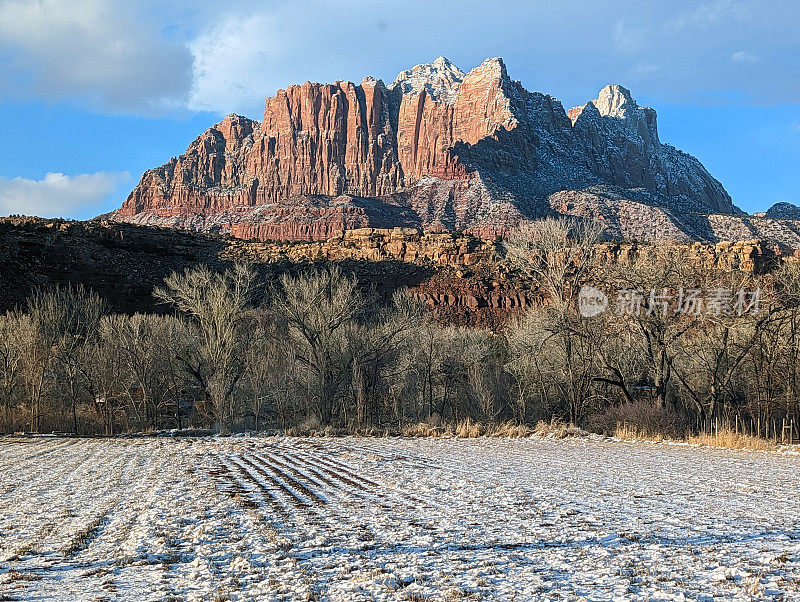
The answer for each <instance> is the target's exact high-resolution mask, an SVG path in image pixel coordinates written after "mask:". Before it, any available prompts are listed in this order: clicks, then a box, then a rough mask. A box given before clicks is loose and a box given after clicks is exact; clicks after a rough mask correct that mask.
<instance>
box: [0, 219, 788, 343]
mask: <svg viewBox="0 0 800 602" xmlns="http://www.w3.org/2000/svg"><path fill="white" fill-rule="evenodd" d="M688 248H689V250H690V253H691V256H692V257H694V258H695V259H696V260H697V261H698V262H700V263H702V264H704V265H706V266H709V267H719V268H725V269H732V268H740V269H743V270H747V271H754V272H758V273H763V272H766V271H768V270H769V269H771V268H772V267H774V265H775V261H776V257H777V256H778V253H777V252H776V250H774V249H771V248H769V247H766V246H764V245H761V244H758V243H756V242H752V241H750V242H739V243H718V244H715V245H711V244H702V243H692V244H691V245H689V247H688ZM658 249H659V247H658V246H654V245H647V244H637V243H605V244H602V245H600V246H599V247H598V248H597V250H596V256H597V261H598V262H601V263H603V264H607V263H609V262H627V261H630V260H632V259H633V258H635V257H637V256H640V255H642V254H645V255H646V256H647V255H648V254H652V253H657V252H658ZM234 261H248V262H250V263H252V264H253V265H254V266H255V267H256V269H258V270H259V272H260V274H261V277H262V278H263V279H264V280H265V281H267V282H269V281H274V280H275V278H276V277H277V276H278V275H279V274H281V273H285V272H289V273H296V272H297V271H299V270H302V269H304V268H306V267H307V266H309V265H311V264H314V263H316V262H331V261H333V262H337V263H338V264H339V265H341V266H342V267H343V269H345V270H348V271H350V272H352V273H354V274H355V275H356V276H357V278H358V280H359V282H360V283H361V285H362V286H364V287H367V288H374V289H375V291H377V293H378V294H379V295H382V296H384V297H385V298H389V297H390V295H391V294H392V293H393V292H394V291H395V290H397V289H398V288H408V289H409V290H410V291H411V292H412V293H413V294H415V295H416V296H418V297H419V298H420V299H421V300H422V301H423V302H424V303H425V304H427V305H428V306H430V307H431V308H432V309H433V312H434V315H435V316H437V317H438V318H439V319H441V320H443V321H445V322H450V323H457V324H482V325H485V326H489V327H499V326H500V325H502V324H503V323H504V322H505V320H506V319H507V318H508V316H509V315H510V314H511V313H513V312H515V311H517V310H519V309H520V308H522V307H525V306H526V305H529V304H530V303H535V302H537V300H539V299H540V295H539V293H538V291H537V290H536V287H535V285H534V284H533V282H532V281H531V280H530V279H529V278H527V277H526V276H525V275H524V274H521V273H520V272H518V271H515V270H514V269H513V266H511V264H510V263H509V262H508V261H506V260H505V259H504V251H503V247H502V244H501V243H499V242H497V241H487V240H484V239H480V238H477V237H474V236H470V235H468V234H456V233H426V232H423V231H421V230H418V229H413V228H412V229H402V228H391V229H386V228H362V229H355V230H349V231H346V232H343V233H340V234H339V235H338V236H336V237H333V238H331V239H328V240H326V241H317V242H295V243H277V242H261V241H243V240H238V239H234V238H223V237H219V236H213V235H207V234H201V233H196V232H189V231H179V230H175V229H171V228H153V227H144V226H137V225H133V224H124V223H113V222H109V221H105V220H93V221H89V222H64V221H61V220H45V219H40V218H24V217H22V218H4V219H0V311H5V310H8V309H11V308H13V307H15V306H21V305H23V304H24V302H25V299H26V297H27V295H28V294H29V293H30V292H31V290H32V289H33V288H34V287H36V286H42V285H53V284H60V285H66V284H73V285H76V284H83V285H85V286H88V287H91V288H93V289H95V290H97V292H98V293H100V294H101V295H102V296H103V297H104V298H106V299H107V300H108V301H109V303H110V306H111V308H112V310H114V311H122V312H130V313H132V312H135V311H163V310H164V309H165V308H164V307H163V306H158V305H156V304H155V301H154V299H153V296H152V291H153V288H154V287H155V286H158V285H160V284H161V283H162V282H163V279H164V278H165V277H166V276H167V275H169V274H170V273H171V272H173V271H181V270H183V269H185V268H189V267H193V266H196V265H199V264H204V265H207V266H209V267H210V268H212V269H215V270H221V269H224V268H225V267H227V266H230V265H231V263H232V262H234Z"/></svg>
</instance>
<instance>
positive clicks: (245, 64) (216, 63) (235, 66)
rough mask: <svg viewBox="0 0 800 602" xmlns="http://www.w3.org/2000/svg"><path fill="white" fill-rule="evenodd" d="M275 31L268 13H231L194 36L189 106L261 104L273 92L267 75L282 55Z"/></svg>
mask: <svg viewBox="0 0 800 602" xmlns="http://www.w3.org/2000/svg"><path fill="white" fill-rule="evenodd" d="M275 29H276V28H275V24H274V22H273V20H272V19H271V18H270V17H269V16H267V15H263V14H260V15H259V14H256V15H250V16H247V17H236V16H233V17H228V18H226V19H224V20H223V21H222V22H221V23H220V24H218V25H217V26H215V27H212V28H211V29H208V30H206V31H205V32H203V33H202V34H200V35H199V36H197V38H195V39H194V40H193V41H192V43H191V44H190V48H191V51H192V54H193V55H194V67H193V78H192V89H191V93H190V95H189V108H190V109H193V110H198V111H202V110H210V111H217V112H220V113H229V112H231V111H237V112H245V108H249V107H252V106H255V105H257V104H260V103H263V102H264V99H265V98H266V96H267V94H268V91H270V92H271V91H272V90H270V88H271V86H272V85H274V84H273V82H271V81H270V77H269V75H270V72H271V67H272V66H273V65H274V64H275V62H276V61H275V58H276V54H279V53H280V45H276V44H274V40H275V35H274V33H273V32H274V30H275ZM289 83H292V82H285V83H284V84H283V85H288V84H289ZM278 85H281V84H278Z"/></svg>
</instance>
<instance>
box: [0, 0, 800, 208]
mask: <svg viewBox="0 0 800 602" xmlns="http://www.w3.org/2000/svg"><path fill="white" fill-rule="evenodd" d="M165 4H167V3H159V2H155V1H150V0H128V1H127V2H121V1H120V2H112V1H111V0H39V1H33V0H0V117H2V123H3V134H4V135H3V144H2V146H0V214H5V213H28V214H40V215H48V216H49V215H63V216H69V217H76V218H86V217H91V216H94V215H97V214H99V213H103V212H105V211H109V210H111V209H114V208H116V207H117V206H119V205H120V204H121V202H122V201H123V200H124V198H125V196H127V193H128V192H129V191H130V189H131V188H132V187H133V186H134V185H135V184H136V181H137V180H138V178H139V177H140V176H141V173H142V172H143V171H144V170H145V169H148V168H150V167H155V166H157V165H161V164H162V163H164V162H166V161H167V160H168V159H169V158H170V157H171V156H173V155H177V154H179V153H181V152H183V151H184V150H185V149H186V147H187V145H188V144H189V142H190V141H191V140H193V139H194V138H195V137H196V136H197V135H199V134H200V133H201V132H202V131H203V130H205V129H206V128H207V127H208V126H210V125H212V124H213V123H215V122H216V121H218V120H219V118H220V117H221V116H223V115H225V114H227V113H230V112H239V113H242V114H244V115H247V116H249V117H253V118H260V116H261V113H262V110H263V102H264V99H265V98H266V97H267V96H269V95H272V94H274V92H275V91H276V90H277V89H279V88H282V87H285V86H286V85H288V84H291V83H302V82H303V81H306V80H312V81H334V80H336V79H350V80H354V81H361V79H362V78H363V77H364V76H365V75H374V76H376V77H380V78H383V79H384V80H385V81H391V80H393V79H394V77H395V75H396V74H397V73H398V72H399V71H401V70H403V69H405V68H408V67H410V66H412V65H414V64H417V63H421V62H427V61H431V60H433V59H434V58H436V57H437V56H439V55H444V56H446V57H448V58H449V59H450V60H452V61H453V62H454V63H456V64H457V65H459V66H460V67H461V68H462V69H464V70H468V69H470V68H472V67H474V66H476V65H478V64H479V63H480V62H481V61H482V60H483V59H484V58H486V57H489V56H502V57H503V58H504V59H505V61H506V64H507V65H508V69H509V73H510V75H511V76H512V77H514V78H515V79H519V80H521V81H522V83H523V84H524V85H525V87H527V88H528V89H530V90H538V91H542V92H549V93H550V94H553V95H554V96H556V97H557V98H559V99H560V100H561V101H562V102H563V103H564V106H565V107H566V108H569V107H570V106H574V105H578V104H583V103H584V102H586V101H588V100H590V99H592V98H595V97H596V95H597V92H598V91H599V90H600V89H601V88H602V87H603V86H604V85H605V84H608V83H620V84H623V85H624V86H626V87H628V88H629V89H631V91H632V92H633V94H634V96H635V97H636V98H637V100H638V101H639V102H640V104H646V105H649V106H652V107H654V108H655V109H656V110H657V112H658V115H659V130H660V135H661V140H662V141H664V142H668V143H670V144H673V145H675V146H677V147H678V148H681V149H682V150H685V151H687V152H690V153H692V154H694V155H696V156H697V157H698V158H699V159H700V160H701V161H702V162H703V163H704V164H705V165H706V167H707V168H708V169H709V170H710V171H711V173H712V174H713V175H714V176H716V177H717V178H718V179H719V180H720V181H722V183H723V184H724V185H725V187H726V188H727V190H728V192H729V193H730V194H731V196H732V197H733V199H734V202H735V203H737V204H738V205H739V206H740V207H741V208H742V209H744V210H746V211H750V212H752V211H760V210H764V209H766V208H767V207H769V206H770V205H771V204H773V203H775V202H778V201H790V202H795V203H800V177H799V176H798V172H800V170H798V166H800V4H798V3H797V2H796V0H794V1H782V0H774V1H771V2H769V3H763V2H755V1H750V0H707V1H704V2H687V1H675V2H669V3H667V2H647V1H640V2H638V3H631V2H628V1H625V2H617V1H616V0H606V1H604V2H596V1H595V0H581V1H560V2H554V1H546V2H538V1H530V2H509V3H494V4H487V3H485V2H473V1H471V0H461V1H459V2H417V1H416V0H411V1H409V2H405V3H403V4H402V5H400V4H399V3H397V2H384V1H382V0H371V1H367V0H349V1H347V2H338V1H332V0H327V1H316V2H311V1H293V0H282V1H280V2H270V1H266V2H265V1H260V2H249V1H244V0H232V1H230V2H226V3H220V2H211V1H209V0H196V1H194V2H191V3H188V2H187V3H182V2H174V3H168V6H167V7H166V8H165V6H164V5H165Z"/></svg>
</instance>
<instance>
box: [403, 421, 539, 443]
mask: <svg viewBox="0 0 800 602" xmlns="http://www.w3.org/2000/svg"><path fill="white" fill-rule="evenodd" d="M400 434H401V435H402V436H403V437H461V438H464V439H474V438H476V437H512V438H522V437H529V436H530V435H531V434H533V432H532V431H531V428H530V427H529V426H528V425H526V424H517V423H516V422H511V421H509V422H501V423H499V424H484V423H481V422H475V421H474V420H471V419H470V418H466V419H464V420H462V421H461V422H459V423H458V424H456V425H455V426H453V425H446V426H442V425H439V424H430V423H427V422H417V423H415V424H408V425H406V426H403V427H402V428H401V429H400Z"/></svg>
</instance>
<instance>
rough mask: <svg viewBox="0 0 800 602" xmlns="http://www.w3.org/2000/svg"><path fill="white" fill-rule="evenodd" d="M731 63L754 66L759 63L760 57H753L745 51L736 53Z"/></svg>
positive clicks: (732, 56)
mask: <svg viewBox="0 0 800 602" xmlns="http://www.w3.org/2000/svg"><path fill="white" fill-rule="evenodd" d="M731 61H732V62H734V63H740V64H752V63H757V62H758V57H757V56H753V55H752V54H750V53H749V52H746V51H744V50H740V51H738V52H734V53H733V54H732V55H731Z"/></svg>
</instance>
